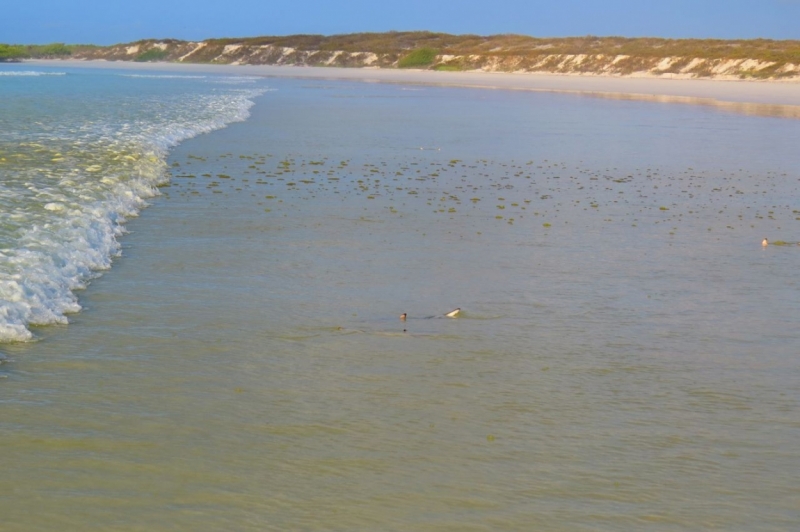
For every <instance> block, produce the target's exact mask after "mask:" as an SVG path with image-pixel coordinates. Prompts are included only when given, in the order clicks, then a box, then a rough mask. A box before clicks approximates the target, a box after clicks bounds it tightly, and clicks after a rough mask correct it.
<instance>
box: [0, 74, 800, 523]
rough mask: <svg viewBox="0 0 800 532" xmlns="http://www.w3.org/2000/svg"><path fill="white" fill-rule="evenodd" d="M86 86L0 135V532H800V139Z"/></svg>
mask: <svg viewBox="0 0 800 532" xmlns="http://www.w3.org/2000/svg"><path fill="white" fill-rule="evenodd" d="M4 68H5V67H4ZM81 75H83V76H90V77H91V78H92V79H93V81H92V83H87V84H85V85H83V86H74V87H73V88H72V89H69V90H67V89H60V91H61V92H63V94H61V95H60V96H59V95H58V93H54V91H53V89H52V88H47V89H44V88H42V89H40V90H42V91H43V94H42V95H39V96H37V94H36V93H35V92H34V89H31V88H29V87H30V86H29V85H28V86H26V87H28V88H26V90H25V91H24V92H20V93H18V94H15V95H14V97H16V98H19V99H21V100H25V99H28V100H31V101H35V100H36V99H37V98H50V99H51V100H50V101H51V103H50V104H48V105H50V106H51V107H52V109H50V110H47V111H46V107H44V106H41V105H39V104H34V103H31V105H30V108H29V109H28V111H26V112H28V113H30V114H31V116H33V118H32V119H23V118H22V117H17V118H16V119H14V118H13V115H11V116H12V118H9V116H10V115H9V113H10V112H11V111H7V108H8V109H13V112H14V113H20V112H22V111H21V109H23V107H21V106H19V105H14V106H13V107H3V113H2V114H0V120H2V121H4V127H2V128H1V129H0V131H2V133H0V139H2V143H3V144H2V145H0V146H2V157H4V158H5V159H6V162H5V163H4V164H5V166H0V172H3V173H2V177H3V187H4V192H3V194H4V196H3V200H2V201H3V202H4V203H3V216H4V218H3V222H2V223H3V225H2V235H1V236H0V238H2V239H3V240H2V242H3V249H2V253H3V255H1V256H0V258H2V260H3V261H5V262H2V263H0V264H2V267H3V268H5V269H3V270H2V275H4V276H5V277H2V280H3V283H5V284H3V285H2V286H3V287H4V288H3V289H4V290H9V288H8V287H12V288H13V287H15V286H17V287H19V288H14V289H15V290H18V291H17V292H13V294H17V293H19V291H20V290H21V291H22V293H24V294H28V293H33V292H35V289H34V288H32V287H36V286H41V287H42V288H41V289H40V290H39V291H40V292H42V293H43V294H45V295H47V294H51V293H53V294H57V295H56V296H53V297H51V298H50V299H47V298H46V297H44V296H42V297H39V298H38V299H36V298H34V297H33V296H30V297H28V296H26V297H28V299H25V298H24V297H17V296H9V295H7V294H6V292H4V293H3V295H2V298H3V305H5V307H3V308H6V309H8V310H6V311H5V312H6V317H7V318H8V319H7V321H6V324H7V330H9V331H12V332H14V334H18V336H15V337H13V338H11V339H19V340H24V339H25V338H26V337H27V336H26V333H25V331H28V332H29V333H30V335H29V336H30V337H29V339H28V341H26V342H10V343H9V342H6V343H4V344H0V350H2V353H3V359H4V361H5V363H4V364H2V365H0V413H1V414H0V449H2V453H0V464H2V470H3V474H2V475H0V513H1V514H2V515H3V528H4V530H6V529H7V530H12V531H16V530H51V529H59V530H131V531H133V530H209V531H210V530H254V531H255V530H342V531H344V530H347V531H350V530H391V531H394V530H396V531H405V530H420V531H434V530H435V531H442V530H453V531H456V530H458V531H462V530H487V531H488V530H552V531H562V530H563V531H572V530H608V531H612V530H613V531H618V530H656V531H661V530H664V531H667V530H670V531H671V530H702V529H721V530H789V529H793V528H796V527H797V526H798V524H800V511H799V510H798V508H800V487H798V483H797V480H796V479H797V478H798V477H800V451H798V449H800V447H798V445H797V441H798V439H799V438H800V414H799V413H798V406H800V405H799V404H798V400H799V399H800V359H798V357H797V352H798V346H799V345H800V333H799V332H798V331H797V327H796V321H797V318H798V316H799V315H800V299H799V298H798V281H800V273H798V271H800V270H798V268H797V267H796V266H797V264H798V261H799V260H800V246H797V245H796V244H797V241H800V220H798V218H800V211H799V210H798V209H800V204H798V201H797V198H798V188H800V175H798V173H797V169H798V168H800V153H798V150H797V149H796V139H797V138H800V136H799V135H798V133H800V122H798V121H796V120H790V119H785V118H774V117H772V118H771V117H754V116H743V115H739V114H734V113H727V112H724V111H722V110H720V109H715V108H713V107H707V106H706V107H703V106H689V105H670V104H663V103H654V102H643V101H617V100H608V99H596V98H589V97H582V96H577V95H559V94H547V93H520V92H508V91H495V90H478V89H459V88H433V87H419V86H403V85H381V84H370V83H354V82H349V81H314V80H287V79H270V80H269V81H263V80H229V81H228V82H227V83H223V82H222V81H224V80H212V79H209V78H203V79H194V80H192V79H180V78H174V79H172V78H167V79H165V78H164V77H163V72H162V73H160V74H159V76H162V77H159V78H151V77H133V78H129V77H122V76H120V75H119V72H116V73H110V72H108V73H104V72H103V71H99V72H98V71H94V72H92V73H91V75H90V74H88V73H85V72H84V73H81V72H80V71H75V72H73V71H71V70H69V71H65V75H64V76H42V77H40V78H39V77H37V78H36V81H37V82H38V81H43V82H44V83H48V84H56V83H70V82H71V78H73V77H75V78H76V79H77V78H78V77H79V76H81ZM140 75H142V73H141V72H138V73H137V76H140ZM14 81H15V82H16V81H19V80H18V79H16V78H15V80H14ZM28 81H33V77H31V78H29V79H28ZM9 87H11V88H9ZM14 90H15V89H14V88H13V85H11V84H8V79H6V78H0V91H3V93H4V94H8V93H9V92H10V91H14ZM12 94H13V92H12ZM62 97H63V98H66V99H68V98H70V97H72V98H75V99H77V100H79V101H81V102H83V104H82V105H85V107H86V111H84V112H83V113H84V114H86V115H87V116H89V117H97V118H92V119H91V120H88V119H87V120H86V121H84V120H83V119H81V118H80V116H79V115H75V114H69V113H67V112H66V110H65V109H66V105H65V104H62V103H58V102H61V100H60V98H62ZM92 98H94V99H95V100H92ZM0 101H2V100H0ZM92 101H94V102H95V104H93V105H92V104H91V102H92ZM124 101H128V102H130V105H131V107H129V108H127V109H128V110H127V111H124V109H126V108H125V107H124V106H123V105H122V102H124ZM143 101H145V102H148V103H147V105H143V104H141V102H143ZM251 101H255V102H256V104H255V106H254V107H253V108H252V109H250V113H252V116H250V118H249V119H248V120H246V121H244V122H236V121H237V120H241V119H243V118H244V117H245V116H246V115H247V112H248V111H247V110H248V108H249V105H250V102H251ZM103 102H106V103H103ZM109 102H111V103H109ZM113 102H117V103H113ZM159 102H160V103H159ZM0 105H3V106H10V104H6V103H0ZM102 105H108V107H106V108H105V111H103V110H102ZM155 109H157V111H156V110H155ZM123 112H127V113H130V115H129V116H128V117H126V119H125V120H126V121H125V123H131V124H133V123H136V124H141V123H144V124H147V126H146V127H145V126H137V127H135V128H131V129H134V130H135V131H137V132H141V131H142V130H147V128H148V127H149V128H151V129H150V130H151V131H157V132H158V133H157V134H156V135H150V134H146V135H143V136H139V133H136V134H134V135H131V134H130V133H129V130H125V129H123V128H122V126H121V125H120V124H121V123H122V122H123V121H122V120H121V119H120V118H119V114H118V113H123ZM36 113H40V114H38V115H37V114H36ZM60 113H66V114H60ZM92 113H96V114H92ZM92 120H94V122H93V121H92ZM37 121H39V122H41V123H42V124H41V125H38V126H37V125H35V124H36V122H37ZM230 122H236V123H232V124H231V125H229V126H228V127H226V128H225V129H221V130H218V131H214V132H212V133H209V134H204V135H200V136H195V137H194V138H191V139H190V140H185V139H188V138H189V137H192V136H194V135H196V134H197V133H200V132H205V131H210V130H211V129H215V128H218V127H221V126H223V125H225V124H227V123H230ZM9 123H10V124H12V125H13V126H14V127H7V126H6V124H9ZM109 123H110V125H108V124H109ZM176 123H177V124H181V125H180V126H176V125H174V124H176ZM198 123H202V124H205V125H204V126H202V127H198V126H197V124H198ZM24 124H33V125H31V126H29V127H31V128H32V130H31V131H29V132H26V130H25V127H28V126H23V125H24ZM96 124H103V127H100V126H99V125H96ZM37 128H39V129H37ZM45 128H54V130H53V131H51V132H48V133H40V130H42V129H45ZM82 128H83V129H82ZM171 128H175V129H171ZM184 128H185V129H184ZM175 130H179V132H178V133H174V131H175ZM78 131H85V133H80V135H84V136H81V137H79V139H80V141H81V142H83V143H86V144H89V145H90V146H92V150H90V151H91V153H86V152H85V151H84V150H82V149H75V148H74V147H72V146H74V142H75V140H74V139H73V137H72V136H70V135H79V134H78V133H77V132H78ZM163 131H167V133H162V132H163ZM184 131H187V132H184ZM65 132H66V133H65ZM56 133H58V134H56ZM35 135H39V136H40V140H31V138H32V137H33V136H35ZM170 135H171V136H170ZM23 137H24V138H23ZM154 138H157V139H158V140H156V141H154V140H153V139H154ZM67 139H69V140H67ZM181 141H183V142H181ZM31 142H35V143H37V144H41V147H36V146H33V147H31V146H29V145H28V143H31ZM115 142H116V144H115ZM178 142H180V144H177V143H178ZM176 144H177V145H176ZM84 145H85V144H84ZM143 146H144V148H143ZM170 147H172V151H171V152H169V157H168V158H165V157H166V154H167V151H166V150H167V149H168V148H170ZM94 148H97V150H96V153H95V150H94ZM37 150H44V151H43V152H38V151H37ZM20 154H21V155H20ZM128 154H130V155H131V156H132V157H134V158H135V159H136V161H137V163H136V164H137V165H138V166H137V165H134V162H133V161H131V165H130V166H128V163H124V165H123V166H121V164H122V163H119V164H118V162H115V161H116V159H115V157H121V158H122V159H124V157H125V155H128ZM148 157H152V158H151V159H148ZM59 158H63V159H64V161H63V162H62V161H53V159H59ZM143 159H144V160H149V161H150V162H149V163H147V165H146V166H145V167H146V168H150V167H151V166H150V165H152V168H153V172H151V173H148V172H149V171H143V170H141V169H140V168H142V166H141V165H143V164H144V163H139V162H138V161H141V160H143ZM67 161H70V163H69V164H67ZM8 165H11V166H8ZM62 165H63V166H62ZM92 165H97V166H100V169H99V170H96V171H89V170H88V169H87V167H89V166H92ZM81 168H82V170H81ZM70 172H72V173H70ZM70 176H72V177H70ZM104 179H107V180H111V181H113V182H112V183H107V184H103V180H104ZM65 180H66V181H71V182H72V183H70V182H66V183H65ZM165 184H166V186H162V187H161V188H159V189H158V190H156V188H155V187H156V186H157V185H165ZM101 185H102V186H101ZM103 187H105V188H103ZM116 187H125V188H121V189H118V188H116ZM128 192H130V195H129V194H128ZM158 192H160V193H159V194H158V195H155V196H153V194H154V193H158ZM83 196H86V198H84V197H83ZM119 198H129V200H125V201H122V200H120V199H119ZM145 198H149V199H147V201H148V202H149V203H150V204H151V207H149V208H147V209H145V210H142V211H141V212H140V213H139V216H138V217H137V218H135V219H134V218H131V217H130V216H131V214H133V213H134V212H138V211H139V210H140V208H141V207H142V206H143V203H142V202H143V201H144V199H145ZM48 204H58V205H61V207H55V208H54V207H51V208H47V205H48ZM6 205H11V206H13V208H14V209H16V210H6ZM77 210H80V211H81V212H82V213H89V212H91V213H93V214H91V216H90V215H89V214H81V215H79V214H77V213H73V211H77ZM12 212H13V213H17V214H16V215H15V216H16V217H13V216H9V215H7V213H12ZM25 217H27V218H25ZM121 218H127V223H125V224H124V226H122V225H120V224H122V223H123V220H122V219H121ZM23 220H24V221H23ZM45 224H50V226H49V227H50V228H51V229H49V232H46V233H44V232H43V231H44V229H40V230H39V231H40V232H42V233H41V234H47V235H49V238H50V240H47V239H45V238H44V237H39V236H36V237H35V238H34V236H30V235H38V234H40V233H35V232H33V233H32V232H31V231H34V229H32V228H35V227H42V228H44V225H45ZM58 224H63V225H58ZM64 226H66V227H68V228H69V230H64V229H62V227H64ZM86 227H92V228H96V229H92V231H86V230H85V228H86ZM122 227H124V228H125V229H126V230H127V231H128V233H127V234H125V233H124V232H123V230H122ZM86 234H91V235H94V234H97V235H99V236H98V237H97V238H98V240H96V241H95V240H93V239H92V238H90V237H86V236H85V235H86ZM764 237H768V238H769V239H770V240H771V241H784V242H786V243H787V244H791V245H781V246H775V245H770V246H767V247H766V248H763V247H762V246H761V240H762V238H764ZM101 241H102V242H103V243H104V244H103V245H102V246H101V245H96V244H95V242H101ZM34 244H35V245H34ZM37 246H38V247H37ZM85 250H91V254H92V256H96V257H97V260H96V262H90V261H83V262H80V261H77V260H75V259H73V258H74V257H76V256H78V257H83V256H84V255H85V254H84V251H85ZM28 252H30V253H31V255H30V256H31V257H32V256H37V257H39V256H45V255H46V256H47V257H48V258H47V260H44V259H39V262H30V263H27V262H26V263H24V264H25V267H22V266H15V265H19V264H22V263H21V262H20V261H23V260H29V255H27V253H28ZM36 253H38V255H37V254H36ZM87 254H89V253H87ZM31 260H32V259H31ZM81 260H83V259H81ZM40 263H43V264H47V267H39V266H36V267H37V268H40V269H36V268H33V269H31V268H30V267H29V266H27V265H28V264H32V265H38V264H40ZM78 263H79V265H80V268H78V267H77V266H74V265H73V264H78ZM109 265H110V266H111V268H110V270H104V273H103V275H102V277H97V276H96V275H97V273H96V272H97V269H98V268H101V269H102V268H107V267H108V266H109ZM14 268H17V269H14ZM65 268H72V270H70V274H69V275H68V274H62V273H58V272H62V271H63V270H64V269H65ZM81 268H84V269H81ZM73 270H74V271H75V272H76V273H75V274H74V275H73V274H72V273H71V272H72V271H73ZM53 272H56V273H53ZM15 275H16V277H14V276H15ZM59 276H61V277H59ZM51 278H55V279H62V278H65V279H70V280H72V279H75V280H76V281H75V282H74V283H72V281H62V280H58V281H50V280H48V279H51ZM90 280H91V283H89V284H88V287H87V288H86V289H81V287H82V286H84V285H86V284H87V283H88V281H90ZM15 283H16V284H15ZM36 283H39V284H36ZM59 283H60V284H59ZM52 285H56V286H57V287H58V289H53V290H52V291H51V290H50V288H49V287H50V286H52ZM76 289H77V292H76V291H75V290H76ZM37 297H38V296H37ZM40 301H45V302H46V301H51V302H53V303H52V304H45V303H42V304H41V308H46V309H49V311H50V312H51V314H48V316H50V317H49V318H48V319H43V318H42V319H40V318H39V316H42V315H44V314H42V313H35V312H34V310H30V313H29V314H25V312H24V309H26V308H28V307H30V309H38V308H40V307H37V306H36V305H38V304H39V302H40ZM64 302H66V303H64ZM34 303H35V304H34ZM26 305H27V306H26ZM48 305H49V306H48ZM77 305H80V307H82V310H81V311H80V312H78V313H69V312H71V311H73V310H77ZM456 307H460V308H461V309H462V311H461V314H460V315H459V316H458V317H457V318H453V319H450V318H445V317H443V314H444V313H446V312H448V311H450V310H452V309H453V308H456ZM19 309H23V310H19ZM36 312H39V311H36ZM42 312H44V311H42ZM402 313H407V314H408V318H407V319H406V320H405V321H402V320H400V319H399V315H400V314H402ZM34 317H35V318H34ZM64 317H68V318H69V325H64V323H65V319H64ZM14 320H16V321H14ZM51 322H55V325H45V326H43V325H39V323H51Z"/></svg>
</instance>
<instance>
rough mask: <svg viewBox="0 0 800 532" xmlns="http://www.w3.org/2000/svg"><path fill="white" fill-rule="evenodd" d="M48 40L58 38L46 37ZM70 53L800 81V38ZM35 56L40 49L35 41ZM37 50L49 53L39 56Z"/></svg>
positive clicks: (302, 40) (465, 40)
mask: <svg viewBox="0 0 800 532" xmlns="http://www.w3.org/2000/svg"><path fill="white" fill-rule="evenodd" d="M50 46H52V45H50ZM66 48H68V49H69V54H64V53H61V54H60V55H59V56H58V57H62V58H66V57H69V58H71V59H86V60H89V59H104V60H110V61H169V62H181V63H207V64H209V63H210V64H233V65H245V64H247V65H294V66H316V67H361V68H417V69H426V70H451V71H486V72H519V73H523V72H531V73H553V74H574V75H603V76H630V77H661V78H686V79H691V78H703V79H760V80H800V41H772V40H766V39H756V40H738V41H723V40H713V39H707V40H702V39H677V40H673V39H656V38H623V37H594V36H586V37H571V38H551V39H544V38H541V39H540V38H535V37H527V36H521V35H495V36H488V37H481V36H476V35H448V34H443V33H431V32H388V33H358V34H348V35H334V36H321V35H292V36H285V37H253V38H241V39H236V38H228V39H210V40H206V41H200V42H187V41H179V40H174V39H163V40H153V39H150V40H143V41H137V42H134V43H128V44H118V45H114V46H106V47H97V46H69V47H66ZM29 50H30V52H31V56H32V57H36V56H37V53H36V50H35V47H29ZM38 57H51V58H52V57H53V56H52V55H50V56H47V55H43V54H39V55H38Z"/></svg>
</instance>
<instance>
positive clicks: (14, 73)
mask: <svg viewBox="0 0 800 532" xmlns="http://www.w3.org/2000/svg"><path fill="white" fill-rule="evenodd" d="M66 75H67V73H66V72H40V71H38V70H5V71H0V76H12V77H14V76H16V77H31V76H66Z"/></svg>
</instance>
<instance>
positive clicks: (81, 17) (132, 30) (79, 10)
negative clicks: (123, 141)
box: [0, 0, 800, 44]
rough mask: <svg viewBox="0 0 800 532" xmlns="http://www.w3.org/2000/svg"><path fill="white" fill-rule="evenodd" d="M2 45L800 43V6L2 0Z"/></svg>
mask: <svg viewBox="0 0 800 532" xmlns="http://www.w3.org/2000/svg"><path fill="white" fill-rule="evenodd" d="M3 4H4V5H3V6H2V7H1V8H0V42H6V43H19V44H39V43H49V42H67V43H73V44H75V43H91V44H113V43H119V42H130V41H134V40H137V39H145V38H165V37H174V38H178V39H185V40H202V39H207V38H211V37H246V36H256V35H290V34H295V33H318V34H324V35H332V34H337V33H354V32H362V31H374V32H382V31H389V30H397V31H405V30H430V31H441V32H446V33H457V34H461V33H473V34H479V35H491V34H497V33H519V34H525V35H533V36H537V37H566V36H580V35H601V36H603V35H621V36H626V37H638V36H654V37H671V38H683V37H698V38H721V39H740V38H741V39H749V38H757V37H764V38H770V39H800V0H402V1H397V0H338V1H333V0H281V1H275V0H72V1H69V0H4V1H3Z"/></svg>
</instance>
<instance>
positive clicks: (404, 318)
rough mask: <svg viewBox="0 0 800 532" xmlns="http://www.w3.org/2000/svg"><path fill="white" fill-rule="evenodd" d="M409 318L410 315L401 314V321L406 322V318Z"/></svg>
mask: <svg viewBox="0 0 800 532" xmlns="http://www.w3.org/2000/svg"><path fill="white" fill-rule="evenodd" d="M407 316H408V314H406V313H405V312H403V313H402V314H400V319H401V320H403V321H406V317H407Z"/></svg>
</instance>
